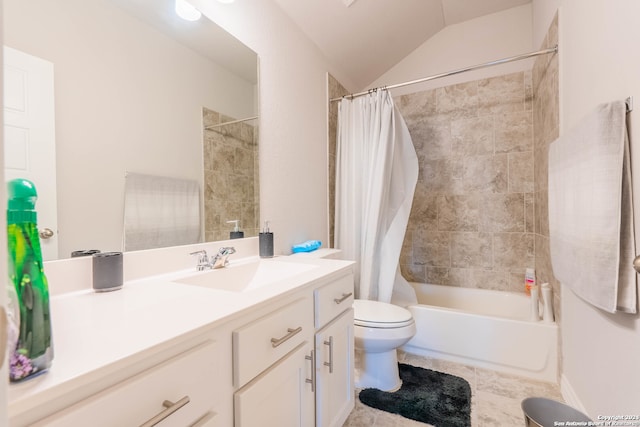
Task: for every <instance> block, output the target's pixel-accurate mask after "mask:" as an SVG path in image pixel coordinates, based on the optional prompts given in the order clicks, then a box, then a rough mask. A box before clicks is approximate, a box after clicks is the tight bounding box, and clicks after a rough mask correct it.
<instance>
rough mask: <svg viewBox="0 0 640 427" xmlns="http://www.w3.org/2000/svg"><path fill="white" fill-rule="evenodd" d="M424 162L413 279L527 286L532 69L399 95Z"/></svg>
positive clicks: (411, 231)
mask: <svg viewBox="0 0 640 427" xmlns="http://www.w3.org/2000/svg"><path fill="white" fill-rule="evenodd" d="M396 104H397V105H398V107H399V109H400V111H401V112H402V115H403V116H404V118H405V121H406V122H407V126H408V127H409V131H410V133H411V137H412V139H413V143H414V145H415V148H416V152H417V154H418V160H419V165H420V166H419V167H420V172H419V177H418V183H417V186H416V191H415V196H414V200H413V207H412V212H411V216H410V219H409V225H408V227H407V234H406V236H405V241H404V247H403V250H402V254H401V259H400V263H401V268H402V272H403V275H404V276H405V277H406V278H407V279H409V280H411V281H419V282H426V283H434V284H441V285H451V286H464V287H477V288H486V289H499V290H506V291H517V292H522V291H523V290H524V273H525V269H526V268H527V267H531V268H533V267H534V266H535V235H534V173H533V172H534V167H533V161H534V155H533V151H534V150H533V148H534V147H533V102H532V73H531V72H518V73H513V74H508V75H504V76H499V77H494V78H489V79H482V80H477V81H471V82H467V83H461V84H456V85H452V86H447V87H442V88H438V89H433V90H427V91H423V92H417V93H413V94H408V95H403V96H401V97H399V98H396Z"/></svg>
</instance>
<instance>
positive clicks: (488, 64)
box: [329, 45, 558, 102]
mask: <svg viewBox="0 0 640 427" xmlns="http://www.w3.org/2000/svg"><path fill="white" fill-rule="evenodd" d="M550 53H558V45H555V46H554V47H552V48H549V49H542V50H538V51H535V52H529V53H523V54H522V55H516V56H511V57H509V58H503V59H497V60H495V61H490V62H485V63H484V64H478V65H472V66H471V67H465V68H459V69H457V70H453V71H448V72H446V73H442V74H436V75H434V76H429V77H424V78H421V79H417V80H411V81H409V82H404V83H397V84H394V85H390V86H382V87H379V88H375V89H369V90H366V91H363V92H358V93H352V94H350V95H345V96H341V97H339V98H331V99H330V100H329V101H330V102H334V101H340V100H341V99H344V98H348V99H353V98H356V97H358V96H362V95H366V94H368V93H371V92H375V91H376V90H378V89H395V88H398V87H403V86H409V85H412V84H416V83H422V82H427V81H429V80H435V79H440V78H442V77H448V76H454V75H456V74H460V73H465V72H467V71H473V70H479V69H480V68H487V67H492V66H494V65H500V64H506V63H507V62H513V61H520V60H522V59H527V58H532V57H534V56H539V55H548V54H550Z"/></svg>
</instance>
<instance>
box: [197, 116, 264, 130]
mask: <svg viewBox="0 0 640 427" xmlns="http://www.w3.org/2000/svg"><path fill="white" fill-rule="evenodd" d="M257 118H258V116H253V117H247V118H246V119H238V120H231V121H229V122H224V123H218V124H215V125H209V126H205V127H204V130H211V129H213V128H219V127H221V126H226V125H232V124H234V123H241V122H247V121H249V120H255V119H257Z"/></svg>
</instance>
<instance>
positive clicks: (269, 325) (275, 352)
mask: <svg viewBox="0 0 640 427" xmlns="http://www.w3.org/2000/svg"><path fill="white" fill-rule="evenodd" d="M311 313H312V303H311V300H310V298H302V299H299V300H296V301H294V302H292V303H291V304H289V305H287V306H286V307H282V308H280V309H278V310H275V311H273V312H271V313H269V314H267V315H266V316H263V317H261V318H259V319H256V320H254V321H253V322H251V323H248V324H246V325H244V326H243V327H241V328H239V329H237V330H235V331H234V332H233V379H234V385H235V386H236V387H242V386H243V385H244V384H246V383H247V382H248V381H250V380H251V379H252V378H253V377H255V376H256V375H258V374H259V373H260V372H262V371H264V370H265V369H266V368H268V367H269V366H271V365H272V364H273V363H274V362H276V361H277V360H278V359H280V358H281V357H282V356H284V355H285V354H287V353H288V352H290V351H291V350H293V349H294V348H296V347H297V346H298V345H300V343H302V342H303V341H304V340H305V339H308V338H309V337H310V336H312V334H313V315H312V314H311Z"/></svg>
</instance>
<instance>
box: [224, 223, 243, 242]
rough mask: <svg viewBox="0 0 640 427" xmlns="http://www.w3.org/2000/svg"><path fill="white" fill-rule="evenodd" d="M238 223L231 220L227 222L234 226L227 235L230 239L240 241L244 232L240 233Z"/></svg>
mask: <svg viewBox="0 0 640 427" xmlns="http://www.w3.org/2000/svg"><path fill="white" fill-rule="evenodd" d="M239 223H240V220H239V219H233V220H231V221H227V224H235V226H234V227H233V231H232V232H230V233H229V238H230V239H242V238H243V237H244V231H240V226H239V225H238V224H239Z"/></svg>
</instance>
